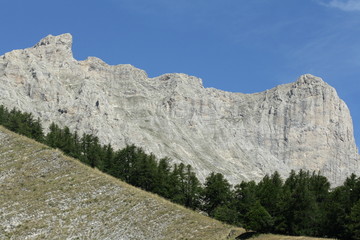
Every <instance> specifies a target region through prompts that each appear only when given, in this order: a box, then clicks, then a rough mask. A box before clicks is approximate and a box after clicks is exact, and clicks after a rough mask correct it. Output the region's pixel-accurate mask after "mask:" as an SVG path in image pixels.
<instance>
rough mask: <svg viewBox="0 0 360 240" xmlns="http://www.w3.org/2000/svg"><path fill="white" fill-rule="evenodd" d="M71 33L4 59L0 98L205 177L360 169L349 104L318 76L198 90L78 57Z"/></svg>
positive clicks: (178, 78) (340, 173)
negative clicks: (240, 89) (250, 88)
mask: <svg viewBox="0 0 360 240" xmlns="http://www.w3.org/2000/svg"><path fill="white" fill-rule="evenodd" d="M71 45H72V37H71V35H70V34H63V35H60V36H51V35H49V36H47V37H46V38H44V39H43V40H41V41H40V42H39V43H38V44H36V45H35V47H33V48H29V49H25V50H16V51H12V52H11V53H10V54H9V53H7V54H5V56H7V57H4V56H3V57H0V104H3V105H5V106H6V107H8V108H10V109H11V108H13V107H16V108H18V109H20V110H22V111H26V112H31V113H32V114H33V116H34V117H35V118H38V117H39V118H40V119H41V120H42V122H43V124H44V126H45V127H47V126H48V125H49V124H50V123H51V122H55V123H57V124H59V125H60V126H68V127H69V128H70V129H71V130H72V131H75V130H76V131H78V133H79V134H82V133H91V134H95V135H97V136H98V137H99V139H100V140H101V142H102V143H104V144H107V143H111V145H112V146H114V147H115V148H122V147H124V146H126V145H127V144H135V145H137V146H140V147H143V148H144V149H145V150H146V151H147V152H153V153H154V154H155V155H157V156H159V157H165V156H168V157H170V158H171V159H172V160H173V161H174V162H183V163H185V164H191V165H192V166H193V167H194V168H195V171H196V172H197V174H198V177H199V178H200V179H201V180H202V181H203V180H204V179H205V177H206V176H207V175H208V174H209V173H210V172H212V171H213V172H220V173H222V174H224V175H225V176H226V178H227V179H228V180H229V181H230V182H231V183H233V184H237V183H239V182H240V181H241V180H259V179H261V178H262V177H263V176H264V175H265V174H271V173H273V172H274V171H278V172H279V173H280V174H281V175H282V176H284V177H286V176H287V174H288V173H289V172H290V170H291V169H294V170H299V169H305V170H310V171H320V172H321V173H322V174H324V175H325V176H327V177H328V179H329V180H330V181H331V183H332V184H334V185H338V184H342V181H343V180H344V179H345V178H346V177H347V176H349V175H350V174H351V173H353V172H354V173H356V174H359V173H360V159H359V155H358V151H357V148H356V144H355V140H354V135H353V125H352V119H351V116H350V113H349V110H348V108H347V106H346V104H345V103H344V102H343V101H342V100H341V99H340V98H339V97H338V95H337V93H336V91H335V89H334V88H332V87H331V86H329V85H328V84H327V83H325V82H324V81H323V80H322V79H321V78H319V77H315V76H313V75H310V74H305V75H302V76H301V77H300V78H299V79H297V80H296V81H295V82H294V83H289V84H284V85H280V86H278V87H276V88H273V89H270V90H267V91H265V92H260V93H255V94H241V93H231V92H225V91H221V90H217V89H213V88H204V87H203V86H202V81H201V79H199V78H197V77H194V76H189V75H186V74H181V73H170V74H164V75H162V76H159V77H154V78H149V77H148V76H147V74H146V72H145V71H143V70H141V69H138V68H136V67H134V66H132V65H129V64H121V65H115V66H110V65H108V64H106V63H105V62H103V61H102V60H100V59H98V58H95V57H90V58H88V59H87V60H85V61H76V60H75V59H73V57H72V53H71Z"/></svg>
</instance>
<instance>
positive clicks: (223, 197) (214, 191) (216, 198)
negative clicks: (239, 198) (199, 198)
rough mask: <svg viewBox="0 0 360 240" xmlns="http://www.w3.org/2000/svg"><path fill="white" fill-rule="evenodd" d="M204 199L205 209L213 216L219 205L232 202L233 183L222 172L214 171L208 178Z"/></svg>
mask: <svg viewBox="0 0 360 240" xmlns="http://www.w3.org/2000/svg"><path fill="white" fill-rule="evenodd" d="M203 199H204V210H205V211H206V212H207V213H208V214H209V215H210V216H212V217H213V216H214V214H215V212H214V210H215V209H216V208H217V207H220V206H226V205H228V204H229V203H230V202H231V199H232V192H231V185H230V184H229V182H228V181H227V180H226V179H225V178H224V176H223V175H222V174H221V173H216V174H215V173H214V172H212V173H211V174H210V175H209V176H208V177H207V178H206V181H205V188H204V192H203Z"/></svg>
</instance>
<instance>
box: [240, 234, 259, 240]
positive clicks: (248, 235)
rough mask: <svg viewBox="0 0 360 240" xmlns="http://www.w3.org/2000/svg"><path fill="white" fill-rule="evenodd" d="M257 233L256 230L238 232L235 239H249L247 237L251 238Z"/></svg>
mask: <svg viewBox="0 0 360 240" xmlns="http://www.w3.org/2000/svg"><path fill="white" fill-rule="evenodd" d="M257 235H259V233H257V232H246V233H243V234H240V235H239V236H237V237H236V238H235V239H239V240H242V239H249V238H252V237H254V236H257Z"/></svg>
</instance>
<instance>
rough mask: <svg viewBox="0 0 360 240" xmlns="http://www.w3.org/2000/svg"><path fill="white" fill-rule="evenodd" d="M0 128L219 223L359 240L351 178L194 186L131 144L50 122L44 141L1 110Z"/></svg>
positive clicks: (179, 167) (180, 170)
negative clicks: (337, 182) (117, 145)
mask: <svg viewBox="0 0 360 240" xmlns="http://www.w3.org/2000/svg"><path fill="white" fill-rule="evenodd" d="M0 124H1V125H3V126H4V127H6V128H8V129H10V130H11V131H14V132H17V133H19V134H22V135H24V136H27V137H30V138H33V139H35V140H36V141H39V142H41V143H44V144H46V145H48V146H50V147H53V148H58V149H60V150H62V151H63V152H64V153H65V154H67V155H68V156H71V157H74V158H77V159H79V160H80V161H81V162H83V163H85V164H87V165H89V166H91V167H96V168H98V169H99V170H101V171H103V172H105V173H107V174H110V175H112V176H114V177H116V178H118V179H121V180H123V181H125V182H127V183H129V184H132V185H134V186H136V187H139V188H142V189H144V190H146V191H150V192H153V193H156V194H158V195H160V196H162V197H164V198H167V199H169V200H170V201H172V202H175V203H178V204H181V205H183V206H185V207H188V208H191V209H193V210H197V211H203V212H205V213H206V214H207V215H209V216H210V217H213V218H215V219H218V220H220V221H223V222H226V223H229V224H233V225H236V226H241V227H245V228H246V229H249V230H250V229H251V230H254V231H257V232H260V233H278V234H286V235H306V236H315V237H333V238H339V239H360V178H359V177H357V176H356V175H354V174H353V175H351V176H350V177H348V178H347V179H346V181H345V182H344V184H343V185H342V186H338V187H336V188H334V189H331V188H330V183H329V181H328V180H327V178H326V177H324V176H322V175H320V173H315V172H313V173H310V172H308V171H303V170H300V171H299V172H295V171H291V173H290V174H289V177H288V178H286V179H285V180H283V179H282V178H281V177H280V175H279V173H277V172H275V173H273V174H272V175H270V176H269V175H266V176H265V177H264V178H263V179H262V180H261V181H260V182H258V183H256V182H254V181H248V182H247V181H242V182H241V183H239V184H237V185H235V186H232V185H231V184H230V183H229V182H228V181H227V179H226V178H225V177H224V176H223V175H222V174H220V173H211V174H209V176H208V177H207V178H206V180H205V183H204V184H201V183H200V181H199V180H198V178H197V177H196V174H195V173H194V171H193V168H192V166H191V165H184V164H182V163H180V164H173V165H170V163H169V160H170V159H169V158H161V159H158V158H157V157H156V156H155V155H153V154H147V153H145V152H144V151H143V149H141V148H139V147H136V146H134V145H130V146H127V147H125V148H123V149H120V150H114V149H113V148H112V146H111V145H110V144H107V145H102V144H101V143H100V142H99V139H98V137H96V136H93V135H91V134H82V135H81V136H80V135H79V134H78V133H77V132H74V133H72V132H71V131H70V129H69V128H68V127H64V128H61V127H59V126H58V125H56V124H55V123H52V124H51V125H50V127H49V131H48V133H47V134H44V132H43V128H42V126H41V123H40V120H39V119H34V118H33V116H32V114H30V113H22V112H21V111H19V110H16V109H12V110H11V111H9V110H8V109H7V108H5V107H4V106H0Z"/></svg>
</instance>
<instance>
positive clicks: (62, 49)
mask: <svg viewBox="0 0 360 240" xmlns="http://www.w3.org/2000/svg"><path fill="white" fill-rule="evenodd" d="M33 48H34V50H35V51H37V52H39V53H43V54H44V55H51V54H57V55H58V56H60V55H63V56H64V57H65V58H72V35H71V34H70V33H65V34H61V35H58V36H53V35H48V36H46V37H45V38H43V39H41V40H40V41H39V42H38V43H37V44H35V45H34V47H33Z"/></svg>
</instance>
